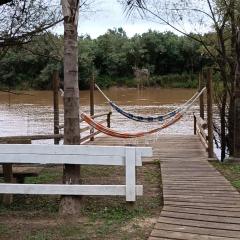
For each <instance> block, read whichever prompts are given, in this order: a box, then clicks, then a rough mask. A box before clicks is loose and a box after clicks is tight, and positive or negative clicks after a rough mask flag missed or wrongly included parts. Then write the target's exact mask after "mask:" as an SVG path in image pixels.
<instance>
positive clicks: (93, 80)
mask: <svg viewBox="0 0 240 240" xmlns="http://www.w3.org/2000/svg"><path fill="white" fill-rule="evenodd" d="M94 84H95V74H94V69H93V72H92V78H91V80H90V115H91V116H93V115H94ZM93 133H94V128H91V129H90V134H93ZM90 141H94V136H92V137H91V138H90Z"/></svg>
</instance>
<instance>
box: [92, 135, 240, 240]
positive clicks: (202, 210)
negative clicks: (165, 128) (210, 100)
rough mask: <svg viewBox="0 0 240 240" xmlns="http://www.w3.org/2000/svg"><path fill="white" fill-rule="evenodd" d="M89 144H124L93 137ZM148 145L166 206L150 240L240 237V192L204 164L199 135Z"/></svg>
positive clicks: (163, 138) (162, 139) (171, 137)
mask: <svg viewBox="0 0 240 240" xmlns="http://www.w3.org/2000/svg"><path fill="white" fill-rule="evenodd" d="M93 144H97V145H124V144H126V142H124V140H121V139H116V138H109V137H97V138H96V139H95V141H94V142H93ZM139 145H144V141H143V142H142V143H139ZM148 146H149V145H148ZM150 146H152V147H153V158H152V159H151V160H152V161H156V160H159V161H160V164H161V172H162V181H163V198H164V207H163V209H162V211H161V213H159V219H158V221H157V223H156V224H155V226H154V229H153V231H152V233H151V235H150V237H149V240H163V239H166V240H170V239H172V240H173V239H174V240H200V239H201V240H207V239H209V240H230V239H232V240H234V239H235V240H236V239H240V194H239V193H238V192H237V191H236V190H235V189H234V188H233V187H232V186H231V184H230V183H229V182H228V181H227V180H226V179H225V178H224V177H223V176H222V175H221V174H220V173H219V172H218V171H217V170H216V169H215V168H214V167H213V166H212V165H211V164H210V163H209V162H208V154H207V152H206V150H205V148H204V145H203V144H202V143H201V142H200V138H199V137H198V136H197V135H190V136H189V135H188V136H187V135H186V136H185V135H162V136H161V137H160V139H159V140H157V141H154V142H152V143H151V144H150ZM146 160H147V159H146ZM151 160H150V161H151ZM148 161H149V160H147V162H148ZM143 162H144V161H143ZM145 163H146V162H145Z"/></svg>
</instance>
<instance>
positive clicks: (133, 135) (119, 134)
mask: <svg viewBox="0 0 240 240" xmlns="http://www.w3.org/2000/svg"><path fill="white" fill-rule="evenodd" d="M81 118H82V119H83V120H84V121H85V122H86V123H88V124H89V125H90V126H91V127H93V128H95V129H96V130H98V131H100V132H102V133H104V134H106V135H109V136H112V137H118V138H137V137H143V136H146V135H149V134H153V133H156V132H159V131H161V130H163V129H164V128H167V127H169V126H171V125H172V124H174V123H176V122H177V121H179V120H180V119H181V118H182V115H181V114H180V113H178V114H176V115H175V116H174V118H173V119H171V120H170V121H168V122H166V123H164V124H162V125H161V127H158V128H155V129H152V130H150V131H146V132H136V133H122V132H118V131H114V130H112V129H110V128H107V127H105V126H103V125H102V124H100V123H97V122H96V121H94V120H93V119H92V118H91V117H90V116H88V115H87V114H85V113H81Z"/></svg>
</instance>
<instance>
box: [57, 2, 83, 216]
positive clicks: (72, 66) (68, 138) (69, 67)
mask: <svg viewBox="0 0 240 240" xmlns="http://www.w3.org/2000/svg"><path fill="white" fill-rule="evenodd" d="M78 2H79V1H78V0H62V1H61V4H62V9H63V15H64V144H66V145H79V144H80V126H79V87H78V49H77V22H78ZM63 182H64V183H65V184H79V183H80V166H78V165H71V164H66V165H64V167H63ZM79 207H80V198H79V197H75V196H62V199H61V203H60V213H61V214H70V215H73V214H77V213H79Z"/></svg>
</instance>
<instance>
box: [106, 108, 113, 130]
mask: <svg viewBox="0 0 240 240" xmlns="http://www.w3.org/2000/svg"><path fill="white" fill-rule="evenodd" d="M111 114H112V113H111V112H109V113H108V115H107V127H108V128H110V127H111Z"/></svg>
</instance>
